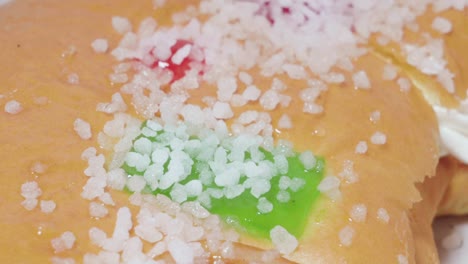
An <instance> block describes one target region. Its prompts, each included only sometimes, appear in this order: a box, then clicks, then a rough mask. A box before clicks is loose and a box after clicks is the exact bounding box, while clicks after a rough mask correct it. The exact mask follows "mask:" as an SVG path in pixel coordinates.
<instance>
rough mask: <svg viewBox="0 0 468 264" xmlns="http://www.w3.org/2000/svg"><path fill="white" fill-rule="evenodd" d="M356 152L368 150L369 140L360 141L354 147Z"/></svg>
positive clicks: (361, 152) (362, 152)
mask: <svg viewBox="0 0 468 264" xmlns="http://www.w3.org/2000/svg"><path fill="white" fill-rule="evenodd" d="M354 152H355V153H356V154H365V153H366V152H367V142H366V141H359V142H358V143H357V145H356V148H355V149H354Z"/></svg>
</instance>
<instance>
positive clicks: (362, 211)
mask: <svg viewBox="0 0 468 264" xmlns="http://www.w3.org/2000/svg"><path fill="white" fill-rule="evenodd" d="M349 215H350V216H351V219H353V221H355V222H358V223H359V222H364V221H366V217H367V207H366V205H364V204H355V205H353V207H352V208H351V211H350V213H349Z"/></svg>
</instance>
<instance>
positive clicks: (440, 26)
mask: <svg viewBox="0 0 468 264" xmlns="http://www.w3.org/2000/svg"><path fill="white" fill-rule="evenodd" d="M432 28H433V29H434V30H436V31H438V32H439V33H442V34H448V33H450V32H451V31H452V23H451V22H450V21H449V20H448V19H446V18H443V17H436V18H434V20H433V21H432Z"/></svg>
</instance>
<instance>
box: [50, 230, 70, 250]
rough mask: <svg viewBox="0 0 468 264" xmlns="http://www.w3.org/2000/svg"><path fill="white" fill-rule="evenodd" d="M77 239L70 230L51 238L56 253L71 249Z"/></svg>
mask: <svg viewBox="0 0 468 264" xmlns="http://www.w3.org/2000/svg"><path fill="white" fill-rule="evenodd" d="M75 240H76V237H75V235H74V234H73V233H72V232H70V231H66V232H64V233H63V234H62V235H61V236H60V237H57V238H54V239H52V240H51V244H52V248H53V249H54V252H55V253H59V252H62V251H65V250H68V249H71V248H73V245H74V244H75Z"/></svg>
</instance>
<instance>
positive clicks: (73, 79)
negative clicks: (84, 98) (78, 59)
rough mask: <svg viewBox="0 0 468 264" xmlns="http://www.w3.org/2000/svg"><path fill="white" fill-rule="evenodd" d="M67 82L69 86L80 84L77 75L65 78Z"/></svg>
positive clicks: (73, 74) (71, 74)
mask: <svg viewBox="0 0 468 264" xmlns="http://www.w3.org/2000/svg"><path fill="white" fill-rule="evenodd" d="M67 82H68V83H69V84H71V85H78V84H80V76H79V75H78V74H77V73H70V74H68V76H67Z"/></svg>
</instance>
